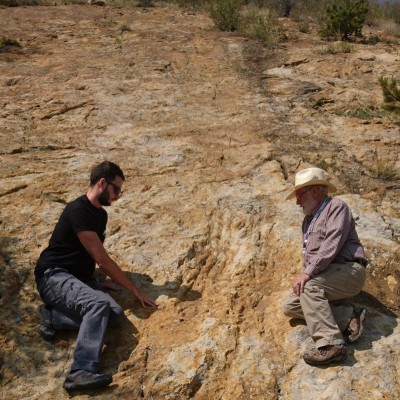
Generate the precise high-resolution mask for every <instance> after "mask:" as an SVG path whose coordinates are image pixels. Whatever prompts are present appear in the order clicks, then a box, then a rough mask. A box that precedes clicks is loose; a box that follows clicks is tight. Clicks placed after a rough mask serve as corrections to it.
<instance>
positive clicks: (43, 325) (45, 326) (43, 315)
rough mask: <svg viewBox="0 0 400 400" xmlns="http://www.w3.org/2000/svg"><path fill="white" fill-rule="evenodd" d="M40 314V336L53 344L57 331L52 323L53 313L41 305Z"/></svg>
mask: <svg viewBox="0 0 400 400" xmlns="http://www.w3.org/2000/svg"><path fill="white" fill-rule="evenodd" d="M38 314H39V321H40V328H39V333H40V336H41V337H42V338H43V339H44V340H47V341H48V342H51V341H52V340H53V339H54V338H55V336H56V331H55V330H54V328H53V324H52V323H51V312H50V311H49V310H48V309H47V308H46V306H45V305H44V304H41V305H40V306H39V307H38Z"/></svg>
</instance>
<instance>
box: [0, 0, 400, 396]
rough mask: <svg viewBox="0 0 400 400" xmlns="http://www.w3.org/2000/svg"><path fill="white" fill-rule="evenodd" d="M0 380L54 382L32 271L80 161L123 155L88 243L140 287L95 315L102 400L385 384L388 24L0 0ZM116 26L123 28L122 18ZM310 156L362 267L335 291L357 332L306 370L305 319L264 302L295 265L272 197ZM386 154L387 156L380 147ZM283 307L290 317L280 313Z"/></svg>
mask: <svg viewBox="0 0 400 400" xmlns="http://www.w3.org/2000/svg"><path fill="white" fill-rule="evenodd" d="M0 20H1V21H2V23H1V27H0V29H1V31H0V34H2V35H5V36H7V37H10V38H12V39H14V40H17V41H18V43H19V44H20V45H21V47H18V48H10V49H7V51H2V52H1V53H0V66H1V67H0V70H1V74H0V116H1V118H0V148H1V150H0V151H1V156H0V163H1V170H2V174H1V186H0V197H1V201H2V207H1V210H0V224H1V225H0V226H1V231H0V252H1V257H0V295H1V298H0V302H1V319H2V323H1V325H0V344H1V350H0V351H1V353H0V358H1V388H0V397H1V398H4V399H7V400H16V399H41V400H45V399H48V400H54V399H67V398H69V395H68V394H67V393H66V392H65V391H64V390H63V389H62V382H63V379H64V375H65V373H66V372H67V371H68V368H69V366H70V363H71V355H72V350H73V347H74V341H75V335H74V334H73V333H71V334H68V333H65V334H64V335H61V336H60V337H59V338H58V339H57V340H56V341H55V342H54V343H47V342H43V341H42V340H41V338H40V336H39V334H38V320H37V315H36V308H37V306H38V305H39V304H40V299H39V296H38V294H37V292H36V289H35V284H34V277H33V268H34V265H35V262H36V259H37V257H38V255H39V253H40V251H41V250H42V249H43V248H44V247H45V246H46V245H47V241H48V239H49V236H50V234H51V231H52V229H53V226H54V223H55V222H56V220H57V218H58V216H59V214H60V212H61V210H62V209H63V207H64V206H65V204H66V203H67V202H68V201H71V200H72V199H74V198H75V197H77V196H78V195H80V194H82V193H84V192H85V191H86V188H87V184H88V174H89V170H90V169H91V167H92V166H93V165H95V164H96V163H97V162H100V161H102V160H104V159H110V160H113V161H115V162H117V163H119V164H120V165H121V167H122V168H123V170H124V172H125V174H126V176H127V181H126V184H125V187H124V189H125V191H124V195H123V197H122V198H121V199H120V201H118V203H116V204H114V205H113V206H112V207H110V208H109V209H108V212H109V226H108V232H107V240H106V247H107V249H108V251H109V252H110V253H111V254H112V256H113V257H114V258H115V260H116V261H117V262H118V263H119V264H120V265H121V267H122V268H123V269H124V270H125V271H127V273H128V275H129V276H130V277H131V279H132V280H133V281H134V282H135V283H137V285H138V286H139V287H141V288H143V289H144V290H146V291H148V293H149V294H150V295H151V296H153V297H154V298H157V300H158V302H159V304H160V307H159V310H157V311H156V312H149V311H146V310H143V309H141V308H140V307H139V306H138V304H137V303H135V302H134V301H133V300H132V298H130V297H129V295H128V294H127V292H125V291H124V290H121V291H120V292H118V293H115V296H116V298H117V300H118V301H119V302H120V303H121V304H122V305H123V307H124V309H125V311H126V315H127V321H126V323H125V324H124V326H123V327H122V329H119V330H118V331H117V332H115V331H110V332H109V333H108V335H107V340H106V345H105V348H104V357H103V360H104V365H103V370H104V371H106V372H109V373H112V374H113V375H114V383H113V385H112V386H111V387H110V388H108V389H107V390H105V391H93V392H90V393H89V394H84V393H78V394H76V395H75V396H74V397H75V398H82V399H83V398H88V397H96V398H99V399H107V400H110V399H117V398H118V399H125V398H143V399H147V400H150V399H170V400H172V399H176V400H183V399H189V398H194V399H207V400H214V399H215V400H216V399H224V400H232V399H241V400H244V399H246V400H247V399H260V400H265V399H291V400H292V399H319V400H321V399H329V400H335V399H337V400H339V399H352V400H356V399H366V398H368V399H383V398H385V399H399V398H400V382H399V365H400V363H399V355H400V351H399V348H400V346H399V345H400V336H399V333H400V328H399V325H398V322H399V319H398V315H399V305H400V299H399V291H400V289H399V281H400V272H399V261H400V247H399V238H400V219H399V218H400V205H399V201H398V199H399V193H400V183H399V180H398V179H397V180H396V179H394V180H391V181H385V180H383V179H381V178H378V177H377V176H378V172H379V171H378V166H379V165H381V164H382V163H385V162H386V166H388V167H391V168H392V169H397V170H398V169H399V163H398V161H396V160H397V155H398V150H399V144H400V132H399V116H398V114H395V113H391V112H387V111H385V110H383V109H382V107H381V106H382V102H383V99H382V94H381V90H380V86H379V82H378V78H379V76H381V75H384V76H392V75H394V76H395V75H396V73H398V71H399V64H400V55H399V51H398V44H399V39H398V38H394V37H387V36H384V34H383V33H382V32H371V33H369V32H366V34H367V35H368V34H371V35H378V36H380V37H381V38H382V40H381V41H380V42H378V43H377V44H375V45H371V44H355V45H354V51H353V52H352V53H339V54H330V53H329V52H327V51H325V49H326V47H327V43H326V42H322V41H320V40H319V39H318V37H317V35H316V30H312V31H311V33H309V34H304V33H301V32H299V31H298V29H297V28H296V24H295V23H294V22H292V21H290V20H283V21H282V22H283V23H284V24H285V27H286V29H287V31H288V37H289V39H288V41H287V42H285V43H282V44H281V45H280V47H279V48H278V49H276V50H275V51H271V50H267V49H265V48H263V47H262V46H261V45H260V44H259V43H257V42H256V41H254V40H253V39H250V38H244V37H241V36H239V35H235V34H228V33H222V32H218V31H216V30H215V29H214V28H213V24H212V21H211V20H210V19H209V17H208V16H207V15H206V14H202V13H193V12H186V11H183V10H181V9H178V8H173V7H153V8H151V9H146V10H143V9H140V8H135V9H118V8H111V7H109V6H106V7H90V6H88V5H83V4H82V5H70V6H57V7H13V8H3V9H0ZM128 28H129V29H128ZM310 165H317V166H320V167H323V168H324V169H326V170H327V171H328V172H329V174H330V176H331V177H332V179H333V182H334V183H335V185H336V186H337V187H338V188H339V191H338V193H337V196H338V197H340V198H343V199H344V200H345V201H347V202H348V204H349V205H350V206H351V207H352V210H353V213H354V216H355V218H356V221H357V225H358V232H359V235H360V237H361V239H362V241H363V244H364V245H365V248H366V251H367V254H368V257H369V259H370V265H369V266H368V281H367V284H366V287H365V291H363V292H362V293H361V294H360V295H359V296H357V297H356V298H354V299H353V300H352V301H353V302H354V304H364V305H365V306H366V307H367V319H366V327H365V333H364V335H363V337H362V338H361V339H360V341H359V342H357V343H355V344H354V345H352V346H350V348H349V352H350V355H349V358H348V360H347V361H346V362H345V363H344V364H343V365H339V366H332V367H327V368H313V367H310V366H308V365H306V364H305V363H304V361H303V360H302V358H301V354H302V352H303V351H304V350H305V349H306V348H308V347H310V346H312V342H311V339H310V338H309V336H308V333H307V329H306V327H305V326H304V325H301V324H300V325H296V324H293V323H292V324H291V321H288V319H287V318H286V317H284V316H283V314H282V310H281V303H282V300H283V299H284V298H285V296H286V294H287V292H288V290H289V285H290V282H291V279H292V277H293V276H294V275H295V274H296V272H297V271H298V270H299V267H300V262H301V252H300V225H301V220H302V214H301V212H300V210H299V209H298V207H297V206H296V205H295V204H294V202H287V201H285V200H284V199H285V197H286V195H287V193H288V192H289V191H290V190H291V188H292V183H293V180H294V173H295V172H296V171H297V170H299V169H300V168H303V167H307V166H310ZM384 165H385V164H384ZM292 322H293V321H292Z"/></svg>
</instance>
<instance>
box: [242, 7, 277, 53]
mask: <svg viewBox="0 0 400 400" xmlns="http://www.w3.org/2000/svg"><path fill="white" fill-rule="evenodd" d="M240 31H241V32H242V33H243V34H246V35H250V36H254V37H256V38H257V39H259V40H260V41H261V42H262V44H263V45H264V46H266V47H268V48H271V49H272V48H274V47H275V46H276V45H277V44H278V42H279V41H280V40H281V39H282V37H283V28H282V25H281V24H280V22H279V20H278V17H277V16H276V14H275V13H274V12H272V11H269V10H267V9H263V8H260V7H254V6H253V7H248V8H247V9H246V10H245V11H244V12H243V13H242V14H241V23H240Z"/></svg>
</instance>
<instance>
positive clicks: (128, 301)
mask: <svg viewBox="0 0 400 400" xmlns="http://www.w3.org/2000/svg"><path fill="white" fill-rule="evenodd" d="M126 275H127V276H128V277H129V279H130V280H131V281H132V282H134V284H135V285H136V286H137V287H138V288H139V289H140V290H142V291H143V292H145V293H147V294H148V295H149V296H150V297H151V298H152V299H157V298H158V297H160V296H167V297H168V298H176V299H178V300H180V301H195V300H198V299H199V298H200V297H201V293H200V292H197V291H195V290H192V289H191V288H190V287H188V286H185V285H181V283H180V282H178V281H172V282H171V281H167V282H165V283H164V284H163V285H154V284H153V279H152V278H151V277H150V276H149V275H146V274H137V273H134V272H126ZM111 295H112V296H113V297H114V298H115V299H116V301H117V302H118V303H119V304H120V305H121V307H122V308H123V309H130V310H131V312H132V314H134V315H135V316H136V317H137V318H140V319H147V318H149V317H150V316H151V315H152V314H153V313H154V312H155V311H157V309H144V308H143V307H141V306H140V304H139V303H138V302H137V301H135V300H134V299H133V298H132V296H131V295H130V294H129V293H128V292H127V291H125V290H123V291H119V292H118V293H117V294H116V295H114V294H113V293H111Z"/></svg>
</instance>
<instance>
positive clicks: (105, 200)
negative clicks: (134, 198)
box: [97, 187, 111, 206]
mask: <svg viewBox="0 0 400 400" xmlns="http://www.w3.org/2000/svg"><path fill="white" fill-rule="evenodd" d="M106 189H107V187H106ZM97 200H98V201H99V203H100V204H101V205H102V206H111V201H110V194H109V193H108V191H107V190H104V191H103V192H101V193H100V194H99V196H98V197H97Z"/></svg>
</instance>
